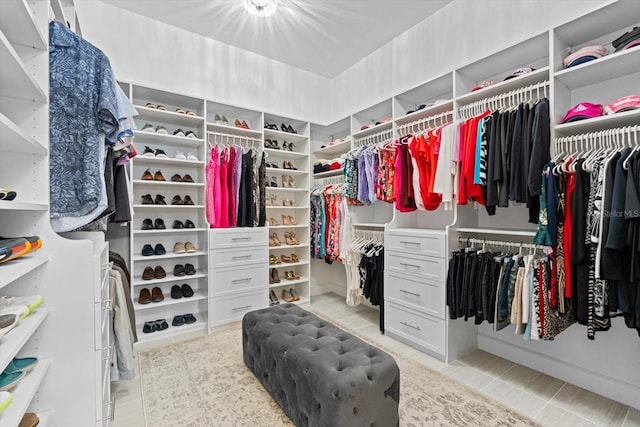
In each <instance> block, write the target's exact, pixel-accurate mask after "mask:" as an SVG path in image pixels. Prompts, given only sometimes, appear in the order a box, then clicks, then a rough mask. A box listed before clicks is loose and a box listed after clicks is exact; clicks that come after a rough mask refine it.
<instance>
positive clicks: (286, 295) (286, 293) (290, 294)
mask: <svg viewBox="0 0 640 427" xmlns="http://www.w3.org/2000/svg"><path fill="white" fill-rule="evenodd" d="M282 299H283V300H285V301H286V302H294V301H300V297H299V296H298V294H297V293H296V291H295V290H294V289H293V288H289V290H286V289H283V290H282Z"/></svg>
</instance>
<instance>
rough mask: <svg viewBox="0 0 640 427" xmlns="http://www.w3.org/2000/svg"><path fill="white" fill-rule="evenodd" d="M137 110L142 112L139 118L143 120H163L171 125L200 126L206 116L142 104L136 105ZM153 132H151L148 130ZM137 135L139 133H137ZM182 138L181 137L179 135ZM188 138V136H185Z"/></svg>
mask: <svg viewBox="0 0 640 427" xmlns="http://www.w3.org/2000/svg"><path fill="white" fill-rule="evenodd" d="M135 107H136V110H138V113H140V116H139V118H140V119H141V120H150V121H157V122H162V123H166V124H170V125H176V126H185V127H198V126H200V125H202V124H203V123H204V117H202V116H188V115H186V114H180V113H176V112H174V111H168V110H167V111H163V110H158V109H156V108H148V107H144V106H142V105H136V106H135ZM147 133H151V132H147ZM136 136H137V135H136ZM178 138H181V137H178ZM183 139H188V138H183Z"/></svg>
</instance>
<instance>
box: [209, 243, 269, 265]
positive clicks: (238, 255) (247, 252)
mask: <svg viewBox="0 0 640 427" xmlns="http://www.w3.org/2000/svg"><path fill="white" fill-rule="evenodd" d="M268 261H269V248H268V247H267V246H266V245H265V246H257V247H247V248H237V249H236V248H234V249H218V250H212V251H210V258H209V266H210V268H219V267H234V266H243V265H247V264H261V263H268Z"/></svg>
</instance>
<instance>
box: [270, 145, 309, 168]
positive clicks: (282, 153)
mask: <svg viewBox="0 0 640 427" xmlns="http://www.w3.org/2000/svg"><path fill="white" fill-rule="evenodd" d="M287 142H289V141H287ZM264 152H265V153H268V154H269V156H270V157H276V158H278V157H281V158H287V159H302V158H305V157H307V153H301V152H299V151H287V150H277V149H275V148H265V149H264ZM278 170H282V171H288V170H289V169H278Z"/></svg>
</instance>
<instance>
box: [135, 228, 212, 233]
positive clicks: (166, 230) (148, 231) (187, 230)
mask: <svg viewBox="0 0 640 427" xmlns="http://www.w3.org/2000/svg"><path fill="white" fill-rule="evenodd" d="M207 230H208V228H167V229H165V230H133V234H164V233H185V232H188V233H192V232H201V231H207Z"/></svg>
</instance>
